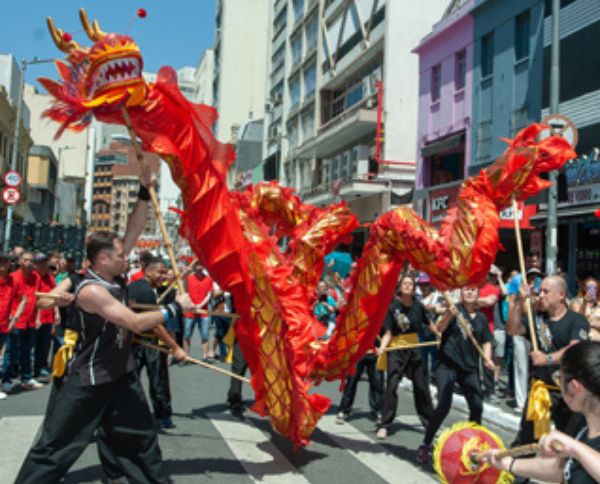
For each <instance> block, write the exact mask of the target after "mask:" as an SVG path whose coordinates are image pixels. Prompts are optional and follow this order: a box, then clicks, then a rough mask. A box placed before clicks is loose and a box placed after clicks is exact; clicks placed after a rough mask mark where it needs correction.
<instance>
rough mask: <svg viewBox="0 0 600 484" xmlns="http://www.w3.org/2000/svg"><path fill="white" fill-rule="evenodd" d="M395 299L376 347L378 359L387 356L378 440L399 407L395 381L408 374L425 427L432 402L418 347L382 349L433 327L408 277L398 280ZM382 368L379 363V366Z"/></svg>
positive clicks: (384, 435)
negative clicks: (385, 383) (424, 328)
mask: <svg viewBox="0 0 600 484" xmlns="http://www.w3.org/2000/svg"><path fill="white" fill-rule="evenodd" d="M399 284H400V285H399V288H398V290H397V293H396V295H397V299H394V300H393V301H392V303H391V304H390V307H389V309H388V312H387V314H386V316H385V320H384V323H383V325H384V331H385V332H384V334H383V337H382V338H381V343H380V345H379V347H378V349H377V352H378V354H379V355H380V362H381V361H382V360H384V359H386V357H387V365H383V366H387V386H386V389H385V393H384V394H383V404H382V409H381V424H380V425H379V429H378V431H377V438H378V439H385V438H387V436H388V431H389V428H390V427H391V425H392V423H393V422H394V418H395V417H396V409H397V406H398V394H397V388H398V384H399V383H400V381H401V380H402V377H404V376H407V377H408V378H410V379H411V381H412V383H413V398H414V401H415V409H416V411H417V414H418V415H419V419H420V420H421V423H422V424H423V425H424V426H426V425H427V423H428V421H429V418H430V416H431V412H432V411H433V405H432V403H431V394H430V392H429V377H428V374H427V368H425V362H424V361H423V356H422V354H421V350H420V349H417V348H413V349H406V350H396V351H389V352H385V351H384V350H385V349H386V348H392V347H395V346H405V345H407V344H415V343H418V342H419V337H418V331H419V329H420V327H422V326H426V327H430V328H431V329H432V330H433V325H432V324H431V323H430V322H429V320H428V319H427V315H426V314H425V307H424V306H423V305H422V304H421V303H420V302H419V301H417V300H416V299H415V281H414V279H413V278H412V277H411V276H404V277H402V278H401V279H400V283H399ZM380 367H381V366H380Z"/></svg>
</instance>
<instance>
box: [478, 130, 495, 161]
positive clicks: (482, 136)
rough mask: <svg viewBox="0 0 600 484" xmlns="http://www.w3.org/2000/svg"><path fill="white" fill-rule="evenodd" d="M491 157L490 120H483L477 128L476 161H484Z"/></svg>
mask: <svg viewBox="0 0 600 484" xmlns="http://www.w3.org/2000/svg"><path fill="white" fill-rule="evenodd" d="M491 157H492V122H491V121H484V122H482V123H480V124H479V127H478V128H477V161H478V163H485V162H487V161H488V160H489V159H490V158H491Z"/></svg>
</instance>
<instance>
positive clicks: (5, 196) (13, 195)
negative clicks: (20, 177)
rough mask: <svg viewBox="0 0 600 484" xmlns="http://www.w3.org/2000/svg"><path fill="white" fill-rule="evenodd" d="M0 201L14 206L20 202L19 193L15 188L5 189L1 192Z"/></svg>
mask: <svg viewBox="0 0 600 484" xmlns="http://www.w3.org/2000/svg"><path fill="white" fill-rule="evenodd" d="M2 200H4V203H7V204H8V205H15V204H16V203H19V200H21V193H20V192H19V190H17V189H16V188H12V187H7V188H5V189H4V190H3V191H2Z"/></svg>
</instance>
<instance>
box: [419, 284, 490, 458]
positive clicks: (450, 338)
mask: <svg viewBox="0 0 600 484" xmlns="http://www.w3.org/2000/svg"><path fill="white" fill-rule="evenodd" d="M478 296H479V289H477V288H476V287H464V288H463V289H462V291H461V297H462V304H459V305H458V306H457V307H454V306H453V307H451V308H450V310H449V311H448V312H447V313H446V314H445V315H444V317H443V318H442V320H441V321H440V322H439V323H438V327H437V329H438V331H441V332H442V343H441V345H440V348H439V351H438V361H437V366H436V370H435V379H436V385H437V388H438V404H437V407H436V408H435V410H434V411H433V415H432V416H431V419H430V420H429V425H427V428H426V429H425V437H424V439H423V443H422V444H421V446H420V447H419V450H418V454H417V461H418V462H420V463H422V464H424V463H426V462H428V461H429V459H430V458H431V443H432V442H433V439H434V437H435V434H436V432H437V431H438V429H439V428H440V426H441V425H442V422H443V421H444V419H445V418H446V416H447V415H448V412H449V411H450V406H451V405H452V394H453V392H454V384H455V383H458V384H459V386H460V388H461V390H462V392H463V394H464V396H465V399H466V400H467V404H468V406H469V420H471V421H473V422H477V423H481V415H482V413H483V392H482V391H481V384H480V382H479V353H478V352H477V350H476V349H475V346H474V345H473V344H472V343H471V341H470V340H469V338H468V336H467V333H466V331H465V330H464V329H463V327H462V326H461V325H460V324H459V322H458V321H457V319H456V315H457V314H458V311H460V313H461V314H462V315H463V316H464V318H465V320H466V321H467V323H468V324H469V326H470V327H471V332H472V333H473V336H474V337H475V339H476V340H477V342H478V343H479V345H480V346H482V349H483V351H484V353H485V355H486V359H487V361H486V363H485V365H486V366H487V367H488V368H489V369H493V368H494V364H493V363H492V342H493V340H494V337H493V335H492V333H491V331H490V328H489V326H488V322H487V319H486V317H485V316H484V315H483V313H481V312H478V311H477V310H476V309H475V302H476V301H477V298H478Z"/></svg>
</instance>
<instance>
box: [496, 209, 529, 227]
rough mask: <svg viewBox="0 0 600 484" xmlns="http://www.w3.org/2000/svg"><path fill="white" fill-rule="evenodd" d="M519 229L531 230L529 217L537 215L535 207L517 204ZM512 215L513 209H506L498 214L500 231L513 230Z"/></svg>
mask: <svg viewBox="0 0 600 484" xmlns="http://www.w3.org/2000/svg"><path fill="white" fill-rule="evenodd" d="M518 210H519V214H518V217H519V227H520V228H522V229H532V228H533V226H532V225H531V217H533V216H534V215H535V214H536V213H537V205H525V206H523V203H519V209H518ZM514 220H515V219H514V215H513V208H512V207H507V208H505V209H504V210H502V211H501V212H500V228H501V229H514V228H515V223H514Z"/></svg>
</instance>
